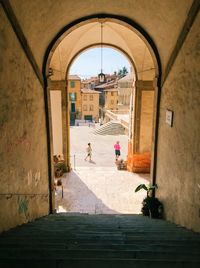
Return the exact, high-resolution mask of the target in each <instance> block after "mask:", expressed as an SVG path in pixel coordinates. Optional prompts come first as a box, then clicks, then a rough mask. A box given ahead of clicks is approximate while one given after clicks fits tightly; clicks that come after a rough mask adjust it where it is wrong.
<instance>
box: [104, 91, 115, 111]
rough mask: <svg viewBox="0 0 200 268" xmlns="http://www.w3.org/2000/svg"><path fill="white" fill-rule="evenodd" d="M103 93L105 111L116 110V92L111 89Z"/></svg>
mask: <svg viewBox="0 0 200 268" xmlns="http://www.w3.org/2000/svg"><path fill="white" fill-rule="evenodd" d="M104 92H105V109H106V110H118V90H117V88H111V89H106V90H104Z"/></svg>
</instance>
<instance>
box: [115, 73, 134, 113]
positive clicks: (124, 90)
mask: <svg viewBox="0 0 200 268" xmlns="http://www.w3.org/2000/svg"><path fill="white" fill-rule="evenodd" d="M133 81H134V74H133V72H131V73H129V74H127V75H126V76H124V77H123V78H121V79H119V80H118V95H119V103H118V104H119V109H129V106H130V98H131V92H132V90H133Z"/></svg>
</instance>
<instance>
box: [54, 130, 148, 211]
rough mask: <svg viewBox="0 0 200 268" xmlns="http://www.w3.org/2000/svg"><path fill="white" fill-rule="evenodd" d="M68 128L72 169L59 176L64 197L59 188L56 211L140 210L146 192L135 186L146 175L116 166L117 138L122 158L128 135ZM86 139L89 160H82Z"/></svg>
mask: <svg viewBox="0 0 200 268" xmlns="http://www.w3.org/2000/svg"><path fill="white" fill-rule="evenodd" d="M70 130H71V131H70V142H71V148H70V149H71V152H70V154H71V165H72V171H71V172H70V173H67V174H65V175H64V176H63V177H62V182H63V186H64V197H63V198H61V189H57V191H56V207H57V211H58V212H65V211H67V212H80V213H90V214H122V213H125V214H129V213H140V210H141V203H142V200H143V198H144V197H145V195H146V192H145V191H140V192H138V193H135V192H134V189H135V188H136V187H137V186H138V184H140V183H148V181H149V174H134V173H130V172H128V171H123V170H117V167H116V165H115V154H114V148H113V146H114V143H115V142H116V141H120V145H121V148H122V150H121V152H122V154H121V158H122V159H126V155H127V147H128V146H127V145H128V137H127V136H126V135H118V136H112V135H105V136H102V135H95V134H94V133H93V132H94V128H93V127H88V126H76V127H71V129H70ZM88 142H90V143H91V146H92V162H89V161H85V160H84V158H85V156H86V147H87V144H88ZM74 156H75V157H74Z"/></svg>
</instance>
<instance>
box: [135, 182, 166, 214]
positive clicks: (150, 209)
mask: <svg viewBox="0 0 200 268" xmlns="http://www.w3.org/2000/svg"><path fill="white" fill-rule="evenodd" d="M156 188H158V187H157V185H145V184H140V185H138V187H137V188H136V189H135V192H138V191H140V190H141V189H144V190H145V191H146V192H147V196H146V198H144V200H143V202H142V205H143V206H142V209H141V211H142V214H143V215H144V216H150V217H151V218H156V219H161V218H163V205H162V203H161V202H160V201H159V200H158V198H156V197H154V196H152V191H153V190H154V189H156Z"/></svg>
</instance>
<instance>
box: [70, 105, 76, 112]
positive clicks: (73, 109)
mask: <svg viewBox="0 0 200 268" xmlns="http://www.w3.org/2000/svg"><path fill="white" fill-rule="evenodd" d="M71 112H72V113H75V112H76V105H75V103H71Z"/></svg>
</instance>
